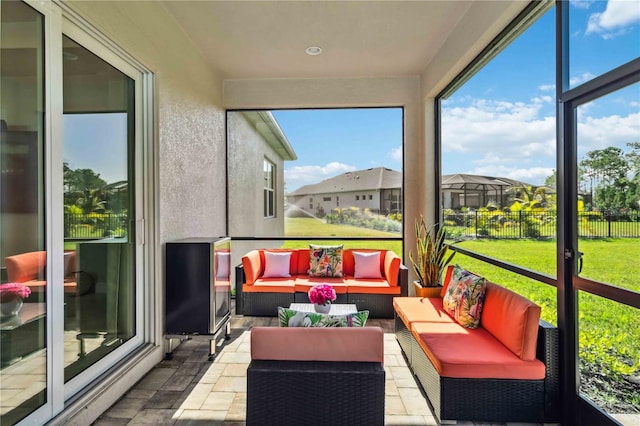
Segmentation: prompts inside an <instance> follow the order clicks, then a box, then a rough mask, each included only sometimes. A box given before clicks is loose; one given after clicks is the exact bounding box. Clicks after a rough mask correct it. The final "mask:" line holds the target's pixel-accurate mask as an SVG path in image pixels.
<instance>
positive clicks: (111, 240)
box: [62, 36, 135, 382]
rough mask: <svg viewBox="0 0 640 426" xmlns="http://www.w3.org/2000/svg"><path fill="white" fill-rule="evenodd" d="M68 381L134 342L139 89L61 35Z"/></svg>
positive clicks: (65, 356) (125, 76)
mask: <svg viewBox="0 0 640 426" xmlns="http://www.w3.org/2000/svg"><path fill="white" fill-rule="evenodd" d="M62 54H63V105H64V116H63V161H64V164H63V167H64V194H63V196H64V238H65V243H64V248H65V252H64V254H63V256H64V259H65V309H64V311H65V321H64V329H65V333H64V335H65V353H64V365H65V374H64V376H65V382H67V381H69V380H70V379H72V378H73V377H75V376H77V375H78V374H80V373H81V372H82V371H84V370H86V369H87V368H89V367H90V366H91V365H93V364H94V363H96V362H97V361H99V360H100V359H102V358H104V357H105V356H106V355H108V354H109V353H111V352H112V351H113V350H115V349H116V348H118V347H120V346H121V345H122V344H123V343H124V342H126V341H127V340H129V339H130V338H132V337H133V336H134V335H135V274H134V268H135V252H134V248H135V246H134V244H133V243H134V240H135V236H134V229H133V225H132V224H133V223H134V220H133V219H134V218H135V214H134V209H135V203H133V201H132V200H133V195H134V186H133V184H134V171H133V163H134V154H133V152H134V151H133V149H134V128H133V127H134V113H133V111H134V82H133V80H132V79H131V78H130V77H128V76H127V75H125V74H124V73H122V72H120V71H119V70H118V69H116V68H115V67H113V66H111V65H110V64H108V63H107V62H105V61H104V60H102V59H101V58H99V57H98V56H96V55H94V54H93V53H91V52H90V51H89V50H88V49H86V48H84V47H82V46H80V45H79V44H78V43H76V42H75V41H74V40H72V39H71V38H69V37H66V36H63V53H62Z"/></svg>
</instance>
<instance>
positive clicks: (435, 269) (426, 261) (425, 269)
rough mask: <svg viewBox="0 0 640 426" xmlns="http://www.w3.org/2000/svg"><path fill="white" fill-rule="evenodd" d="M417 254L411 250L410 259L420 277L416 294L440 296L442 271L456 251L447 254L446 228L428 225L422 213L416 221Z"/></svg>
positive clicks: (415, 282)
mask: <svg viewBox="0 0 640 426" xmlns="http://www.w3.org/2000/svg"><path fill="white" fill-rule="evenodd" d="M415 235H416V256H415V258H414V255H413V251H409V259H411V264H412V265H413V270H414V271H415V273H416V276H417V277H418V279H417V281H414V282H413V284H414V286H415V290H416V296H420V297H439V296H440V290H441V285H442V283H441V279H442V272H443V271H444V269H445V267H446V266H447V264H448V263H449V262H450V261H451V259H452V258H453V256H454V255H455V254H456V252H454V251H452V252H451V254H450V255H449V256H448V257H446V255H447V245H446V244H445V237H446V230H445V227H444V226H438V225H435V224H434V225H431V226H427V224H426V223H425V220H424V217H423V216H422V215H420V218H419V219H416V223H415Z"/></svg>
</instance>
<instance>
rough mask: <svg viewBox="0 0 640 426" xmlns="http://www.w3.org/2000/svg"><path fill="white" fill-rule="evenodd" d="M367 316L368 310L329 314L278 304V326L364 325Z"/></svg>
mask: <svg viewBox="0 0 640 426" xmlns="http://www.w3.org/2000/svg"><path fill="white" fill-rule="evenodd" d="M368 318H369V311H360V312H354V313H352V314H347V315H329V314H319V313H317V312H302V311H296V310H294V309H289V308H282V307H280V306H278V320H279V321H280V327H364V325H365V323H366V322H367V319H368Z"/></svg>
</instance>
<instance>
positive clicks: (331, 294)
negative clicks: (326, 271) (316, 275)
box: [309, 284, 336, 305]
mask: <svg viewBox="0 0 640 426" xmlns="http://www.w3.org/2000/svg"><path fill="white" fill-rule="evenodd" d="M309 300H310V301H311V303H316V304H318V305H326V304H327V303H331V302H333V301H334V300H336V291H335V290H334V289H333V287H331V286H330V285H329V284H318V285H314V286H313V287H311V289H310V290H309Z"/></svg>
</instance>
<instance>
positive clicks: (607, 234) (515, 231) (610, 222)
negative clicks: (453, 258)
mask: <svg viewBox="0 0 640 426" xmlns="http://www.w3.org/2000/svg"><path fill="white" fill-rule="evenodd" d="M444 220H445V225H446V226H447V229H448V233H449V237H451V238H454V239H455V238H464V237H475V238H499V239H505V238H512V239H517V238H554V237H555V236H556V222H557V221H556V212H555V211H543V212H533V211H517V212H503V211H499V210H497V211H474V212H464V213H463V212H451V211H448V212H447V213H446V214H445V217H444ZM578 235H579V236H580V237H583V238H639V237H640V211H637V210H625V211H607V212H581V213H579V214H578Z"/></svg>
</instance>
